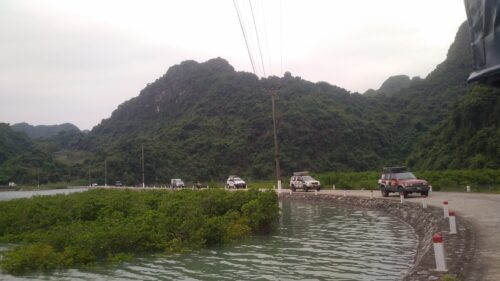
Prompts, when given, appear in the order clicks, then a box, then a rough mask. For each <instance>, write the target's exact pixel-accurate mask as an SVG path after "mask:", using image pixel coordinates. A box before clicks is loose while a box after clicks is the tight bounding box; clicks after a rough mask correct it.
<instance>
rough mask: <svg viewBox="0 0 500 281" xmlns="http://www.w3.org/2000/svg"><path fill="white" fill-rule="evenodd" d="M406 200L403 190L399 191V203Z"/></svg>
mask: <svg viewBox="0 0 500 281" xmlns="http://www.w3.org/2000/svg"><path fill="white" fill-rule="evenodd" d="M404 202H405V196H404V194H403V192H400V193H399V203H401V204H403V203H404Z"/></svg>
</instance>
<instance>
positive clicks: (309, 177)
mask: <svg viewBox="0 0 500 281" xmlns="http://www.w3.org/2000/svg"><path fill="white" fill-rule="evenodd" d="M302 180H305V181H313V180H314V179H313V178H312V177H311V176H303V177H302Z"/></svg>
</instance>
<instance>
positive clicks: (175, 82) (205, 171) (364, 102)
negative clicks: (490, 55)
mask: <svg viewBox="0 0 500 281" xmlns="http://www.w3.org/2000/svg"><path fill="white" fill-rule="evenodd" d="M468 36H469V35H468V30H467V28H466V25H465V24H463V25H462V26H461V27H460V28H459V30H458V32H457V35H456V38H455V41H454V42H453V44H452V45H451V47H450V49H449V51H448V54H447V58H446V60H445V61H443V62H442V63H441V64H439V65H438V66H437V67H436V69H435V70H434V71H433V72H432V73H430V74H429V75H428V77H426V78H425V79H412V80H411V81H409V85H406V84H405V83H406V82H408V81H407V80H409V78H408V77H407V78H408V79H406V78H403V79H399V80H404V81H406V82H405V83H403V84H405V85H402V84H401V83H399V84H398V85H395V86H394V85H393V86H394V87H392V86H391V87H389V86H390V85H389V86H388V87H389V88H391V89H392V90H391V91H389V92H387V91H386V92H382V91H381V92H380V93H377V94H376V95H374V96H372V97H370V96H365V95H360V94H358V93H350V92H348V91H347V90H345V89H342V88H339V87H336V86H333V85H330V84H328V83H324V82H318V83H311V82H308V81H305V80H303V79H301V78H300V77H294V76H293V75H292V74H290V73H286V74H285V75H284V77H281V78H278V77H269V78H263V79H258V78H257V77H256V76H255V75H253V74H250V73H247V72H237V71H235V70H234V68H233V67H232V66H231V65H230V64H229V63H228V62H227V61H225V60H224V59H221V58H217V59H212V60H209V61H207V62H203V63H198V62H195V61H185V62H182V63H181V64H179V65H175V66H172V67H170V68H169V69H168V71H167V72H166V74H165V75H163V76H162V77H160V78H158V79H157V80H156V81H154V82H153V83H150V84H148V85H147V86H146V87H145V88H144V89H143V90H142V91H141V92H140V94H139V95H138V96H137V97H135V98H133V99H130V100H128V101H126V102H124V103H123V104H121V105H120V106H119V107H118V108H117V109H116V110H115V111H114V112H113V113H112V115H111V117H110V118H108V119H105V120H103V121H102V122H101V123H100V124H99V125H97V126H96V127H94V128H93V130H92V131H91V132H90V133H89V134H83V133H80V132H77V131H74V132H73V131H69V132H62V133H59V134H58V135H56V136H54V137H51V138H47V139H43V140H35V144H36V145H35V146H33V147H32V148H31V149H28V150H27V151H26V152H25V153H24V154H21V155H18V156H17V158H15V159H11V160H9V161H10V162H9V163H7V164H4V165H2V166H0V173H3V175H4V180H6V179H10V180H16V181H25V182H33V176H34V175H35V174H34V173H33V171H35V170H36V167H38V166H40V165H41V166H42V167H44V168H43V169H42V171H43V173H44V179H46V180H47V181H57V180H74V179H78V178H80V179H82V178H84V179H86V178H90V179H89V180H92V181H97V182H100V183H103V181H104V161H105V160H106V162H107V168H108V169H107V171H108V183H112V182H114V181H116V180H120V181H122V182H124V183H126V184H138V183H139V182H140V181H141V160H140V159H141V147H142V146H143V147H144V156H145V178H146V183H148V184H155V183H165V182H168V181H169V179H170V178H172V177H182V178H185V179H188V180H204V181H207V180H222V179H224V178H225V177H226V176H227V175H229V174H238V175H241V176H244V177H247V178H249V177H250V178H254V179H263V178H271V177H272V175H273V171H274V156H273V153H274V147H273V141H272V115H271V97H270V94H271V92H272V91H276V92H277V93H278V98H277V102H276V108H277V119H278V135H279V143H280V151H281V167H282V174H283V175H284V177H285V176H288V175H290V174H291V173H292V172H293V171H297V170H310V171H314V172H331V171H366V170H379V169H380V168H381V167H382V166H386V165H401V164H404V163H405V162H406V161H407V163H408V164H409V165H410V166H411V167H416V168H421V169H434V168H440V169H445V168H462V167H463V168H469V167H470V168H481V167H491V168H495V167H498V160H497V159H499V157H498V143H499V142H498V123H499V119H500V118H499V116H498V112H499V111H500V110H498V92H496V91H494V90H492V89H489V88H484V87H475V88H474V89H473V90H472V91H470V92H469V90H470V89H469V88H470V86H467V85H466V82H465V81H466V78H467V76H468V74H469V72H470V70H471V68H472V66H471V65H472V59H471V54H470V50H469V37H468ZM404 81H403V82H404ZM400 82H401V81H400ZM391 83H392V82H391ZM391 83H389V84H391ZM396 84H397V83H396ZM386 88H387V87H386ZM468 92H469V93H468ZM479 113H480V114H479ZM44 153H45V154H44ZM17 154H18V153H14V154H13V155H17ZM409 155H411V156H410V157H409ZM23 157H24V158H23ZM39 158H40V159H48V160H47V161H48V162H46V163H38V162H35V164H32V165H31V166H28V167H27V168H26V169H24V170H23V169H22V167H25V166H26V165H27V164H26V163H33V160H29V159H39ZM30 161H31V162H30ZM28 172H29V176H27V174H28ZM23 175H24V177H23Z"/></svg>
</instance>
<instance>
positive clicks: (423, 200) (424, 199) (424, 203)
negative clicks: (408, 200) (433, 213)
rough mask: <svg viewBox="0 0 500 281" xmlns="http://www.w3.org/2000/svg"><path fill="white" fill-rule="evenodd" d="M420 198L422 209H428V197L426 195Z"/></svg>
mask: <svg viewBox="0 0 500 281" xmlns="http://www.w3.org/2000/svg"><path fill="white" fill-rule="evenodd" d="M420 198H422V208H423V209H427V200H426V199H427V197H426V196H425V195H424V196H422V197H420Z"/></svg>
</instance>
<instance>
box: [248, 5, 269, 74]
mask: <svg viewBox="0 0 500 281" xmlns="http://www.w3.org/2000/svg"><path fill="white" fill-rule="evenodd" d="M248 3H250V11H251V12H252V20H253V26H254V28H255V35H256V36H257V46H258V47H259V54H260V63H261V64H262V73H263V74H264V77H265V76H266V68H265V67H264V59H263V58H262V50H261V48H260V40H259V31H258V29H257V24H256V23H255V15H254V13H253V5H252V1H251V0H248Z"/></svg>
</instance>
